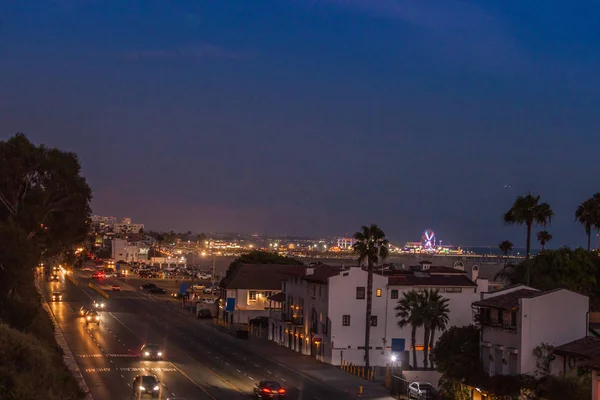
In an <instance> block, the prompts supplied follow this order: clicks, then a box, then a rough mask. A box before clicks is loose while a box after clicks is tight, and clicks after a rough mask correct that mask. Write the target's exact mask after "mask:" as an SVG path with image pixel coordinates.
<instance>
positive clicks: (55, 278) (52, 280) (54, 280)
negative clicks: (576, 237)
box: [50, 274, 59, 282]
mask: <svg viewBox="0 0 600 400" xmlns="http://www.w3.org/2000/svg"><path fill="white" fill-rule="evenodd" d="M58 280H59V279H58V275H56V274H52V276H50V282H58Z"/></svg>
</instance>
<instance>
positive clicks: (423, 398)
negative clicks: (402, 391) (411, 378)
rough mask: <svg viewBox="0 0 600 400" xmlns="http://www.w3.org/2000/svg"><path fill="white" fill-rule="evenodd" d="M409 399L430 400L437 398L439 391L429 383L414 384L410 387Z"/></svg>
mask: <svg viewBox="0 0 600 400" xmlns="http://www.w3.org/2000/svg"><path fill="white" fill-rule="evenodd" d="M407 394H408V398H409V399H416V400H428V399H433V398H435V397H434V396H435V395H436V394H437V391H436V390H435V388H434V387H433V385H432V384H431V383H429V382H412V383H411V384H410V385H408V393H407Z"/></svg>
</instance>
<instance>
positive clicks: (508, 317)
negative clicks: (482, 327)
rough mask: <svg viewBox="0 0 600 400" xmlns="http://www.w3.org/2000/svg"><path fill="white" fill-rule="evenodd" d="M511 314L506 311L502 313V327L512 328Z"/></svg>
mask: <svg viewBox="0 0 600 400" xmlns="http://www.w3.org/2000/svg"><path fill="white" fill-rule="evenodd" d="M511 316H512V315H511V313H510V312H508V311H504V312H503V313H502V325H503V326H510V325H511V321H510V320H511Z"/></svg>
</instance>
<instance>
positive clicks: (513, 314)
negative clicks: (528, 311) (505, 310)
mask: <svg viewBox="0 0 600 400" xmlns="http://www.w3.org/2000/svg"><path fill="white" fill-rule="evenodd" d="M510 326H511V327H513V328H515V327H516V326H517V311H516V310H512V311H511V312H510Z"/></svg>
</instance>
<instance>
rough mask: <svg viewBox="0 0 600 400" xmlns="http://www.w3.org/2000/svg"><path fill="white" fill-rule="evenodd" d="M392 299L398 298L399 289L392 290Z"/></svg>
mask: <svg viewBox="0 0 600 400" xmlns="http://www.w3.org/2000/svg"><path fill="white" fill-rule="evenodd" d="M391 298H392V299H397V298H398V289H392V297H391Z"/></svg>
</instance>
